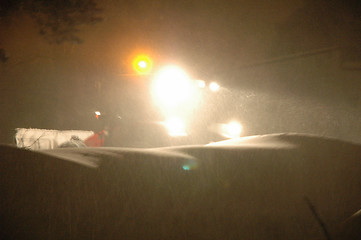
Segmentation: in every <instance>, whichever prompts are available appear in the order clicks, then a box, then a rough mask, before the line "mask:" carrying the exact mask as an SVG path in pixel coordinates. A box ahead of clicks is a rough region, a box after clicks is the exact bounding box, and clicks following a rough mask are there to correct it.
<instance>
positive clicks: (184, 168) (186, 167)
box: [183, 165, 191, 171]
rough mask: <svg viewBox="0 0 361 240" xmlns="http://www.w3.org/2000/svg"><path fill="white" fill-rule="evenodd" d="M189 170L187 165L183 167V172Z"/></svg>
mask: <svg viewBox="0 0 361 240" xmlns="http://www.w3.org/2000/svg"><path fill="white" fill-rule="evenodd" d="M190 169H191V168H190V166H189V165H183V170H186V171H189V170H190Z"/></svg>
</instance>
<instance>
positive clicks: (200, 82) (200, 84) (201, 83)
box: [196, 80, 206, 88]
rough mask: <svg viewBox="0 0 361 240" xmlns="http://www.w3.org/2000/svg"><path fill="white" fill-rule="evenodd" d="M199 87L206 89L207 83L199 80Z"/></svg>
mask: <svg viewBox="0 0 361 240" xmlns="http://www.w3.org/2000/svg"><path fill="white" fill-rule="evenodd" d="M196 82H197V85H198V87H199V88H205V87H206V82H205V81H203V80H197V81H196Z"/></svg>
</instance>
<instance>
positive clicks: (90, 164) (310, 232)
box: [0, 134, 361, 240]
mask: <svg viewBox="0 0 361 240" xmlns="http://www.w3.org/2000/svg"><path fill="white" fill-rule="evenodd" d="M0 151H1V158H2V159H1V161H0V164H1V166H0V171H1V173H0V177H1V181H0V183H1V199H2V204H1V206H0V210H1V216H2V220H1V221H2V223H1V225H0V226H1V234H2V237H3V238H4V237H5V238H8V239H24V238H27V239H277V240H280V239H296V240H297V239H327V236H328V235H329V236H330V238H329V239H361V235H360V234H361V233H360V232H358V233H356V231H359V230H360V229H361V225H360V217H359V216H358V215H356V217H354V218H351V216H352V215H353V214H355V213H356V212H357V211H359V210H360V208H361V174H360V173H361V145H359V144H354V143H349V142H344V141H339V140H336V139H327V138H321V137H316V136H311V135H300V134H273V135H264V136H254V137H247V138H240V139H236V140H232V141H224V142H219V143H213V144H210V145H207V146H200V145H194V146H178V147H167V148H156V149H131V148H66V149H53V150H42V151H28V150H24V149H19V148H14V147H10V146H0ZM350 229H352V230H350ZM346 230H347V231H348V232H347V231H346ZM349 231H352V232H353V233H354V234H356V235H355V238H347V237H348V234H349ZM350 236H351V235H350Z"/></svg>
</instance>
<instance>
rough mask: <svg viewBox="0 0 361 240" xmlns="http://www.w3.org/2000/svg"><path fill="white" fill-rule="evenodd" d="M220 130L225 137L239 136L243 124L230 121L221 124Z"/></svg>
mask: <svg viewBox="0 0 361 240" xmlns="http://www.w3.org/2000/svg"><path fill="white" fill-rule="evenodd" d="M221 131H222V135H223V136H224V137H226V138H236V137H239V136H241V133H242V131H243V126H242V124H240V123H239V122H235V121H232V122H229V123H227V124H222V127H221Z"/></svg>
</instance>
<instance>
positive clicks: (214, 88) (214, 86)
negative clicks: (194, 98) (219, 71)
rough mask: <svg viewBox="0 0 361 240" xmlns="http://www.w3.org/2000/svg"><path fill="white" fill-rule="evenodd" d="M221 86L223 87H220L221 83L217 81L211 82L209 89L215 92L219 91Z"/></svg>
mask: <svg viewBox="0 0 361 240" xmlns="http://www.w3.org/2000/svg"><path fill="white" fill-rule="evenodd" d="M220 88H221V87H220V86H219V84H218V83H216V82H211V84H209V89H210V90H211V91H213V92H217V91H219V89H220Z"/></svg>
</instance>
